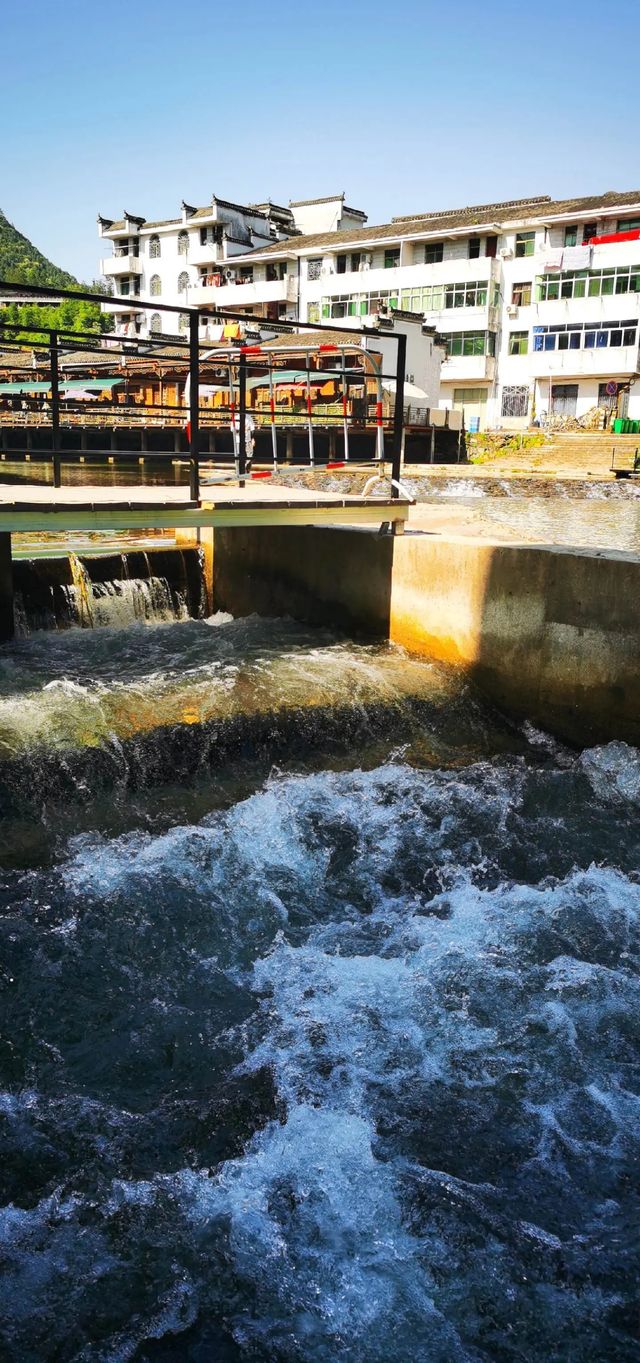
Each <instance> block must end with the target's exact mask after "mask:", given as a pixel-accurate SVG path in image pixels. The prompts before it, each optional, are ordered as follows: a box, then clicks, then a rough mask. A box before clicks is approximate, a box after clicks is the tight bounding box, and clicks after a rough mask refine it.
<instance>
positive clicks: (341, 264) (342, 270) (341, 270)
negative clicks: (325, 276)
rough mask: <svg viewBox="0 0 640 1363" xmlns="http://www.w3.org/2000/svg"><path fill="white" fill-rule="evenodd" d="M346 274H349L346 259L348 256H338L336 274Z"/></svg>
mask: <svg viewBox="0 0 640 1363" xmlns="http://www.w3.org/2000/svg"><path fill="white" fill-rule="evenodd" d="M346 273H347V257H346V256H336V274H346Z"/></svg>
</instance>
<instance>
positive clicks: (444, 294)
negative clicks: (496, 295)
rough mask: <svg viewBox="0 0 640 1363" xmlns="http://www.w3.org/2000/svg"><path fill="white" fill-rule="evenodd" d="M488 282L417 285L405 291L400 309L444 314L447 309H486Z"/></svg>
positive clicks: (401, 297)
mask: <svg viewBox="0 0 640 1363" xmlns="http://www.w3.org/2000/svg"><path fill="white" fill-rule="evenodd" d="M488 287H489V286H488V284H487V282H486V280H484V279H479V280H472V281H471V282H470V283H468V284H465V283H458V284H427V285H425V286H423V287H420V286H418V285H416V287H415V288H413V289H403V291H402V293H401V295H400V307H401V308H403V309H404V310H405V311H406V312H442V311H443V309H445V308H484V307H486V306H487V300H488Z"/></svg>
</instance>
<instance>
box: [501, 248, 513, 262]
mask: <svg viewBox="0 0 640 1363" xmlns="http://www.w3.org/2000/svg"><path fill="white" fill-rule="evenodd" d="M498 255H499V256H500V259H501V260H513V251H512V249H511V247H510V246H503V247H502V250H501V251H498Z"/></svg>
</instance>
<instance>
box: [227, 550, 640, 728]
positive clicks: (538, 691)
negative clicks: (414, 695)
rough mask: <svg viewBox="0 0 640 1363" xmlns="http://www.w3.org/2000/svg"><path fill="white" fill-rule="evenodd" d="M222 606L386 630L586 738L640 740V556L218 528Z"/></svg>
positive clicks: (545, 723)
mask: <svg viewBox="0 0 640 1363" xmlns="http://www.w3.org/2000/svg"><path fill="white" fill-rule="evenodd" d="M213 558H214V562H213V602H214V605H215V608H216V609H218V610H225V611H229V612H231V614H232V615H245V614H250V613H251V612H253V611H255V612H257V613H258V614H262V615H286V614H289V615H292V616H294V617H295V618H298V619H303V620H307V621H309V622H311V623H313V624H322V623H327V624H331V625H333V626H334V627H335V626H337V627H339V628H342V629H344V630H346V631H348V632H350V633H352V634H356V635H366V636H370V637H382V638H389V639H391V640H392V641H393V642H396V643H398V644H402V645H404V646H405V647H406V648H407V649H409V650H410V651H411V652H412V653H417V654H419V655H421V656H423V657H426V658H430V659H434V660H437V661H443V662H446V663H450V664H453V665H454V666H455V667H457V668H460V669H462V670H463V671H464V672H465V673H466V674H467V675H468V676H469V677H470V678H471V679H472V680H473V681H474V682H475V683H476V684H477V685H478V686H479V687H480V689H481V690H482V691H483V692H484V693H485V694H486V695H487V696H488V697H489V699H490V700H492V701H493V702H495V703H496V704H497V705H499V706H500V707H501V708H502V709H504V710H506V711H507V712H510V713H511V714H513V715H514V716H516V717H518V718H527V719H529V720H531V721H532V722H533V723H534V724H537V725H539V726H540V727H541V728H544V729H546V730H548V731H550V732H552V733H555V734H557V735H558V736H560V737H562V738H565V739H568V740H569V741H571V742H576V743H580V744H583V743H589V742H606V741H608V740H609V739H612V738H622V739H626V740H627V741H629V742H632V743H635V744H638V743H640V679H639V675H638V674H639V670H640V558H638V557H637V556H636V555H633V554H629V553H622V552H614V551H600V552H599V551H594V550H579V549H566V548H559V547H557V546H540V545H512V544H510V545H501V544H490V543H487V542H486V541H478V540H471V539H467V538H462V537H453V536H452V537H445V536H432V535H425V534H406V535H402V536H398V537H396V538H392V537H391V536H379V535H376V534H373V533H372V532H371V531H368V530H355V529H354V530H350V529H349V530H346V529H345V530H343V529H324V528H323V529H313V528H302V527H301V528H299V529H298V528H286V529H285V528H283V529H278V528H271V527H268V528H266V527H265V528H260V529H253V528H252V529H233V530H216V531H215V534H214V543H213Z"/></svg>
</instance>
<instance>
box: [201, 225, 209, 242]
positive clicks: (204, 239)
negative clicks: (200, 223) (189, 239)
mask: <svg viewBox="0 0 640 1363" xmlns="http://www.w3.org/2000/svg"><path fill="white" fill-rule="evenodd" d="M208 234H209V233H208V228H206V227H201V228H200V245H201V246H206V244H207V237H208Z"/></svg>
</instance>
